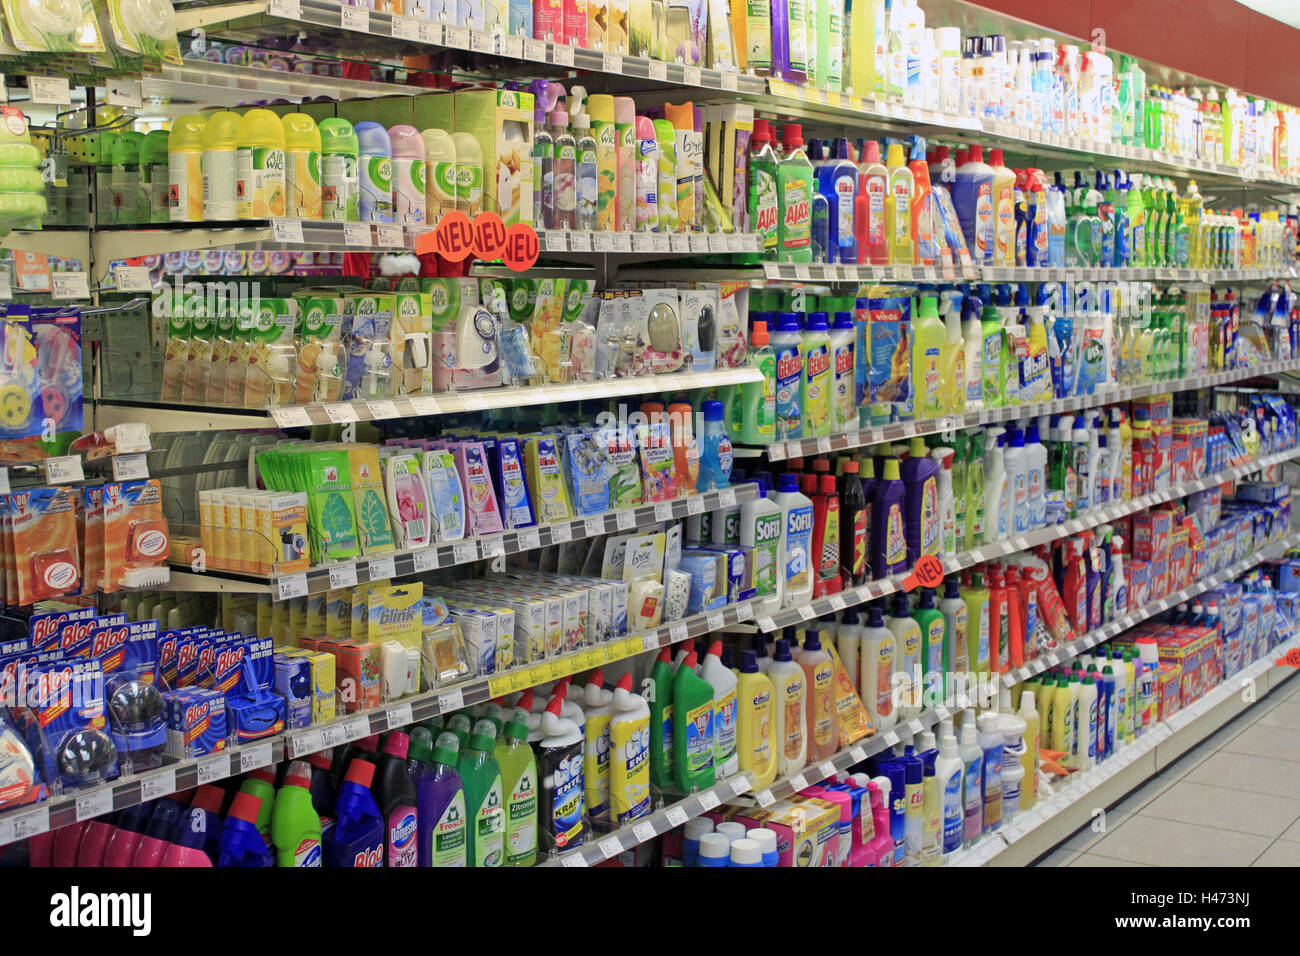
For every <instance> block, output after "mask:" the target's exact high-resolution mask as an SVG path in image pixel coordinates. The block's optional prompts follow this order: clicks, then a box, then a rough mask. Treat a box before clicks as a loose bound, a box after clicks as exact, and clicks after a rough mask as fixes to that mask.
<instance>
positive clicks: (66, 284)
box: [50, 272, 90, 299]
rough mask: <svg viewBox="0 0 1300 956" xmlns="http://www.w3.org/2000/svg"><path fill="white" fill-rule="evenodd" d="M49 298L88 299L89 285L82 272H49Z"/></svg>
mask: <svg viewBox="0 0 1300 956" xmlns="http://www.w3.org/2000/svg"><path fill="white" fill-rule="evenodd" d="M50 298H52V299H89V298H90V285H89V284H88V282H87V281H86V274H85V273H84V272H51V273H50Z"/></svg>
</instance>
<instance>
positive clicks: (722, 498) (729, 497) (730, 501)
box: [718, 488, 736, 508]
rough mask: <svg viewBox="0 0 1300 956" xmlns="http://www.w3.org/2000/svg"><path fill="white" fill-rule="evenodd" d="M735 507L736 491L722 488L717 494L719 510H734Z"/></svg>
mask: <svg viewBox="0 0 1300 956" xmlns="http://www.w3.org/2000/svg"><path fill="white" fill-rule="evenodd" d="M735 506H736V489H735V488H723V489H722V490H721V491H719V492H718V507H719V508H734V507H735Z"/></svg>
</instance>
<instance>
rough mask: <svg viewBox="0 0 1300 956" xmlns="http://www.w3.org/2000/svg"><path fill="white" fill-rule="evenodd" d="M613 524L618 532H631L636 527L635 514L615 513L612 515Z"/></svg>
mask: <svg viewBox="0 0 1300 956" xmlns="http://www.w3.org/2000/svg"><path fill="white" fill-rule="evenodd" d="M614 523H615V524H616V525H617V526H618V530H619V531H631V530H632V529H633V528H635V527H636V512H635V511H617V512H615V513H614Z"/></svg>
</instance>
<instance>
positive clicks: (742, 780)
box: [731, 773, 750, 797]
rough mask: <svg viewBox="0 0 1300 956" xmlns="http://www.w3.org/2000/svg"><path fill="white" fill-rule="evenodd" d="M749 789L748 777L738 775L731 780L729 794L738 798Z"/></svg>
mask: <svg viewBox="0 0 1300 956" xmlns="http://www.w3.org/2000/svg"><path fill="white" fill-rule="evenodd" d="M749 788H750V783H749V775H748V774H743V773H742V774H739V775H737V776H735V777H732V778H731V793H732V795H733V796H737V797H738V796H740V795H741V794H742V793H748V792H749Z"/></svg>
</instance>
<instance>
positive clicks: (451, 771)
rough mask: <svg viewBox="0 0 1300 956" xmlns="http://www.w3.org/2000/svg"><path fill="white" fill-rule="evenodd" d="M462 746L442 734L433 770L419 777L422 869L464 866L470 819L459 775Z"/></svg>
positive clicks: (453, 738)
mask: <svg viewBox="0 0 1300 956" xmlns="http://www.w3.org/2000/svg"><path fill="white" fill-rule="evenodd" d="M458 748H459V744H458V742H457V740H456V735H455V734H453V733H447V732H444V733H440V734H438V737H437V739H436V740H435V741H434V745H433V769H432V770H430V771H429V772H427V773H424V774H421V775H420V782H419V787H418V792H417V794H416V800H417V814H416V816H417V819H418V821H419V848H418V851H417V854H416V857H417V862H418V863H419V865H420V866H422V867H423V866H438V867H441V866H465V865H466V850H467V847H468V841H469V834H468V828H469V818H468V816H467V814H466V807H465V787H464V783H463V782H462V781H461V779H460V774H459V773H457V772H456V763H457V759H458V756H459V754H458Z"/></svg>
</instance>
